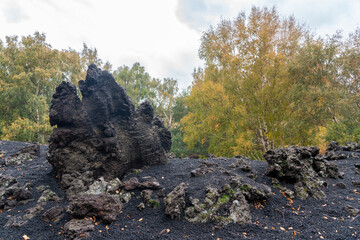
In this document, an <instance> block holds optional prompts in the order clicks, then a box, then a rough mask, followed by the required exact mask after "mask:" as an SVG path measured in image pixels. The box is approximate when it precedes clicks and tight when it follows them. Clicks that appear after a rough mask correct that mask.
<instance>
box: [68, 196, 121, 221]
mask: <svg viewBox="0 0 360 240" xmlns="http://www.w3.org/2000/svg"><path fill="white" fill-rule="evenodd" d="M122 207H123V204H122V203H121V201H120V200H119V199H118V198H114V197H113V196H111V195H109V194H104V195H92V194H89V195H82V196H77V197H75V198H74V199H73V200H72V201H71V204H70V211H71V214H72V215H73V216H74V217H76V218H84V217H96V218H97V219H100V220H102V221H103V222H104V223H105V224H108V223H111V222H113V221H114V220H115V219H116V217H117V216H118V215H119V214H120V211H121V209H122Z"/></svg>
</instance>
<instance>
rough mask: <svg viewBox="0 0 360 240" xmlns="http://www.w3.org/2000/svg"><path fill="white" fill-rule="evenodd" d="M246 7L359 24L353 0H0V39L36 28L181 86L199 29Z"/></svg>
mask: <svg viewBox="0 0 360 240" xmlns="http://www.w3.org/2000/svg"><path fill="white" fill-rule="evenodd" d="M252 6H260V7H263V6H267V7H272V6H275V7H276V8H277V10H278V12H279V13H280V14H281V15H283V16H289V15H294V16H295V17H296V19H297V20H299V21H300V22H302V23H305V24H306V25H307V26H308V27H310V28H311V29H312V30H313V31H315V32H316V33H318V34H320V35H326V34H329V35H332V34H334V33H335V31H336V30H338V29H341V30H343V33H344V35H347V34H349V33H350V32H353V31H354V30H355V29H356V27H360V14H359V12H360V1H359V0H301V1H300V0H298V1H295V0H151V1H150V0H101V1H99V0H61V1H59V0H0V39H2V40H3V41H4V39H5V36H10V35H19V36H22V35H32V34H33V33H34V32H35V31H39V32H42V33H46V36H47V42H48V43H50V44H51V45H52V47H53V48H57V49H68V48H72V49H75V50H77V51H80V50H81V49H82V44H83V43H86V44H87V45H88V46H90V47H96V48H97V50H98V52H99V56H100V58H101V59H102V60H104V61H106V60H108V61H109V62H110V63H112V65H113V70H114V69H115V68H117V67H119V66H122V65H124V64H125V65H128V66H131V65H132V64H133V63H134V62H140V64H141V65H143V66H145V68H146V70H147V71H148V72H149V73H150V75H151V76H153V77H158V78H163V77H173V78H176V79H178V81H179V85H180V87H181V88H185V87H187V86H189V85H190V84H191V82H192V76H191V74H192V72H193V69H194V68H195V67H199V66H201V65H202V61H201V60H200V59H199V58H198V54H197V53H198V49H199V45H200V37H201V34H202V32H203V31H205V30H207V29H208V28H209V26H211V25H215V24H216V23H217V22H219V20H220V19H233V18H235V17H236V16H237V15H238V13H239V12H241V11H246V12H247V13H248V12H249V11H250V9H251V7H252Z"/></svg>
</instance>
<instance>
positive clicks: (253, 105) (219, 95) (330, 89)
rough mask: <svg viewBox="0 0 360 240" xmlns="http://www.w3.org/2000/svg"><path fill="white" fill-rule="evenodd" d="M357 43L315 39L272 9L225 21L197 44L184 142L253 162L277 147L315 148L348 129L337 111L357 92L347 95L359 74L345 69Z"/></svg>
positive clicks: (187, 100) (337, 38) (352, 69)
mask: <svg viewBox="0 0 360 240" xmlns="http://www.w3.org/2000/svg"><path fill="white" fill-rule="evenodd" d="M354 36H355V35H352V38H351V39H352V40H351V41H350V42H348V43H347V44H345V45H344V43H343V42H342V41H341V38H340V35H339V34H337V35H335V36H333V37H330V38H328V39H323V38H320V37H318V38H316V37H315V36H314V35H313V34H310V33H309V31H308V30H307V29H306V28H304V27H303V26H302V25H300V24H298V23H297V22H296V20H295V18H294V17H288V18H282V17H280V16H279V14H278V13H277V12H276V10H275V9H274V8H272V9H268V8H256V7H253V8H252V10H251V13H250V14H249V15H248V16H246V14H245V13H244V12H243V13H240V14H239V16H238V17H237V18H236V19H235V20H233V21H230V20H222V21H221V22H220V23H219V24H218V25H217V26H216V27H211V28H210V29H209V30H208V31H206V32H205V33H204V34H203V36H202V43H201V47H200V50H199V55H200V57H201V59H203V60H204V61H205V67H204V68H203V69H198V70H196V71H195V73H194V82H193V85H192V90H191V94H190V96H189V97H188V98H187V99H186V102H187V104H188V106H189V113H188V114H187V115H186V116H185V117H184V118H183V119H182V124H183V129H184V132H185V134H184V141H185V142H186V143H187V144H188V146H189V147H190V148H192V147H193V146H195V145H196V144H199V143H201V144H204V143H207V144H208V146H209V148H208V151H209V152H211V153H214V154H218V155H222V156H234V155H237V154H245V155H250V156H252V157H254V158H259V156H260V155H261V153H263V152H265V151H267V150H269V149H272V148H275V147H280V146H286V145H293V144H294V145H295V144H296V145H310V144H320V143H321V141H323V139H321V138H319V133H320V132H321V133H323V131H325V130H326V131H328V130H329V129H335V128H336V127H337V126H339V125H338V124H345V123H344V122H342V121H341V118H342V117H343V116H344V114H345V113H342V111H343V110H345V109H346V107H345V105H347V104H348V101H349V100H350V99H351V98H353V97H355V94H354V93H355V92H356V91H357V89H358V87H355V89H356V90H353V89H352V90H350V88H351V87H354V85H353V84H350V82H353V81H354V77H353V76H354V75H355V76H356V74H357V77H358V76H359V75H358V73H355V74H353V72H354V71H355V70H356V68H358V66H357V67H355V66H353V65H352V66H351V67H350V66H349V65H348V64H346V63H347V60H349V57H350V56H351V57H353V58H354V57H356V56H357V57H358V56H359V55H356V51H355V49H354V48H353V46H354V45H356V44H358V42H357V41H356V40H355V39H357V40H359V39H358V36H357V38H356V37H354ZM344 46H347V47H344ZM347 52H351V54H350V53H347ZM353 54H355V55H356V56H353ZM346 67H349V69H351V70H347V71H345V70H346ZM349 71H350V72H349ZM346 74H347V75H346ZM350 76H351V77H350ZM350 85H351V86H350ZM350 95H351V96H352V97H350ZM357 99H358V98H357ZM344 104H345V105H344ZM354 110H355V109H354ZM356 111H358V109H357V110H356ZM344 119H348V118H346V117H345V118H344ZM345 125H346V126H349V125H348V124H345ZM350 128H351V127H350ZM329 131H330V132H331V130H329Z"/></svg>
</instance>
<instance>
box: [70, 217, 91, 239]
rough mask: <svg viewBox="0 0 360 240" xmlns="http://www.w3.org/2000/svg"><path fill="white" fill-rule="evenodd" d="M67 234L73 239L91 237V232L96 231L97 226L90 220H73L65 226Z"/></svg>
mask: <svg viewBox="0 0 360 240" xmlns="http://www.w3.org/2000/svg"><path fill="white" fill-rule="evenodd" d="M64 230H65V234H66V235H68V236H69V237H70V238H71V239H74V238H77V237H79V236H81V237H83V238H88V237H90V232H92V231H94V230H95V224H94V223H93V221H92V220H90V219H71V220H70V221H69V222H67V223H66V224H65V226H64Z"/></svg>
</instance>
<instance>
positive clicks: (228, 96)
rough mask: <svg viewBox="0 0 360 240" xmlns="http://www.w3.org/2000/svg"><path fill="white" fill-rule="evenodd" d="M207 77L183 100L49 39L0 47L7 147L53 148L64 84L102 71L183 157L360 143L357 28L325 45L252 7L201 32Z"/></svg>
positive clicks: (150, 80) (14, 40)
mask: <svg viewBox="0 0 360 240" xmlns="http://www.w3.org/2000/svg"><path fill="white" fill-rule="evenodd" d="M199 56H200V58H201V59H202V60H203V61H204V62H205V65H204V67H203V68H197V69H195V70H194V73H193V83H192V85H191V86H190V87H189V88H188V89H186V90H182V91H179V88H178V82H177V80H176V79H173V78H164V79H158V78H154V77H151V76H150V75H149V73H147V72H146V70H145V68H144V67H143V66H141V64H140V63H134V64H133V65H132V66H126V65H123V66H120V67H118V68H116V69H115V70H112V65H111V64H110V63H109V62H105V63H104V62H103V61H102V60H101V59H100V58H99V57H98V53H97V50H96V48H89V47H88V46H87V45H86V44H84V45H83V49H82V51H80V52H77V51H75V50H73V49H67V50H57V49H53V48H52V47H51V45H50V44H48V43H47V42H46V36H45V34H40V33H38V32H36V33H35V34H34V35H33V36H25V37H22V38H21V39H20V38H19V37H18V36H10V37H6V41H5V42H1V41H0V114H1V115H0V138H1V139H3V140H15V141H37V142H42V143H46V142H47V139H48V137H49V135H50V134H51V132H52V128H51V127H50V125H49V117H48V114H49V106H50V102H51V98H52V94H53V93H54V92H55V88H56V86H57V85H58V84H59V83H60V82H61V81H64V80H65V81H70V82H72V83H74V84H75V85H77V82H78V81H79V80H80V79H84V78H85V74H86V69H87V67H88V65H90V64H91V63H95V64H97V65H98V66H100V67H101V68H102V69H105V70H107V71H110V72H111V73H112V74H113V76H114V78H115V80H116V81H117V82H118V83H119V84H120V85H122V86H123V87H124V88H126V91H127V94H128V95H129V96H130V98H131V100H132V101H133V103H134V104H135V106H138V105H139V104H140V103H141V102H142V101H144V100H145V99H148V100H150V102H151V103H152V104H153V106H154V108H155V113H156V114H157V115H159V116H160V117H161V118H162V119H163V120H164V122H165V125H166V126H167V127H169V128H170V130H171V132H172V135H173V138H172V139H173V147H172V150H171V151H173V152H174V153H175V154H176V155H177V156H185V155H187V154H188V153H197V154H199V155H203V156H205V155H206V154H208V153H212V154H215V155H219V156H234V155H238V154H241V155H246V156H250V157H252V158H254V159H261V158H262V154H263V153H264V152H265V151H267V150H269V149H272V148H276V147H282V146H287V145H302V146H304V145H317V146H320V147H321V148H322V149H324V148H325V146H326V144H327V143H328V142H329V141H331V140H337V141H340V142H341V143H344V142H347V141H357V142H358V141H359V138H360V127H359V120H360V118H359V117H360V116H359V115H360V111H359V110H360V98H359V95H360V85H359V83H360V29H357V30H355V31H354V32H353V33H352V34H350V35H349V36H348V37H346V38H344V37H343V36H342V34H341V33H340V32H338V33H336V34H335V35H333V36H326V37H319V36H317V35H316V34H314V33H312V32H311V31H310V30H309V29H307V28H306V27H305V26H304V25H301V24H299V23H298V22H297V21H296V19H295V18H294V17H287V18H284V17H282V16H280V15H279V13H278V12H277V11H276V10H275V9H274V8H272V9H269V8H256V7H253V8H252V10H251V12H250V13H249V14H248V15H246V13H245V12H242V13H240V14H239V15H238V17H237V18H235V19H233V20H222V21H220V23H218V25H216V26H212V27H210V28H209V29H208V30H207V31H206V32H204V33H203V35H202V38H201V46H200V49H199Z"/></svg>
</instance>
